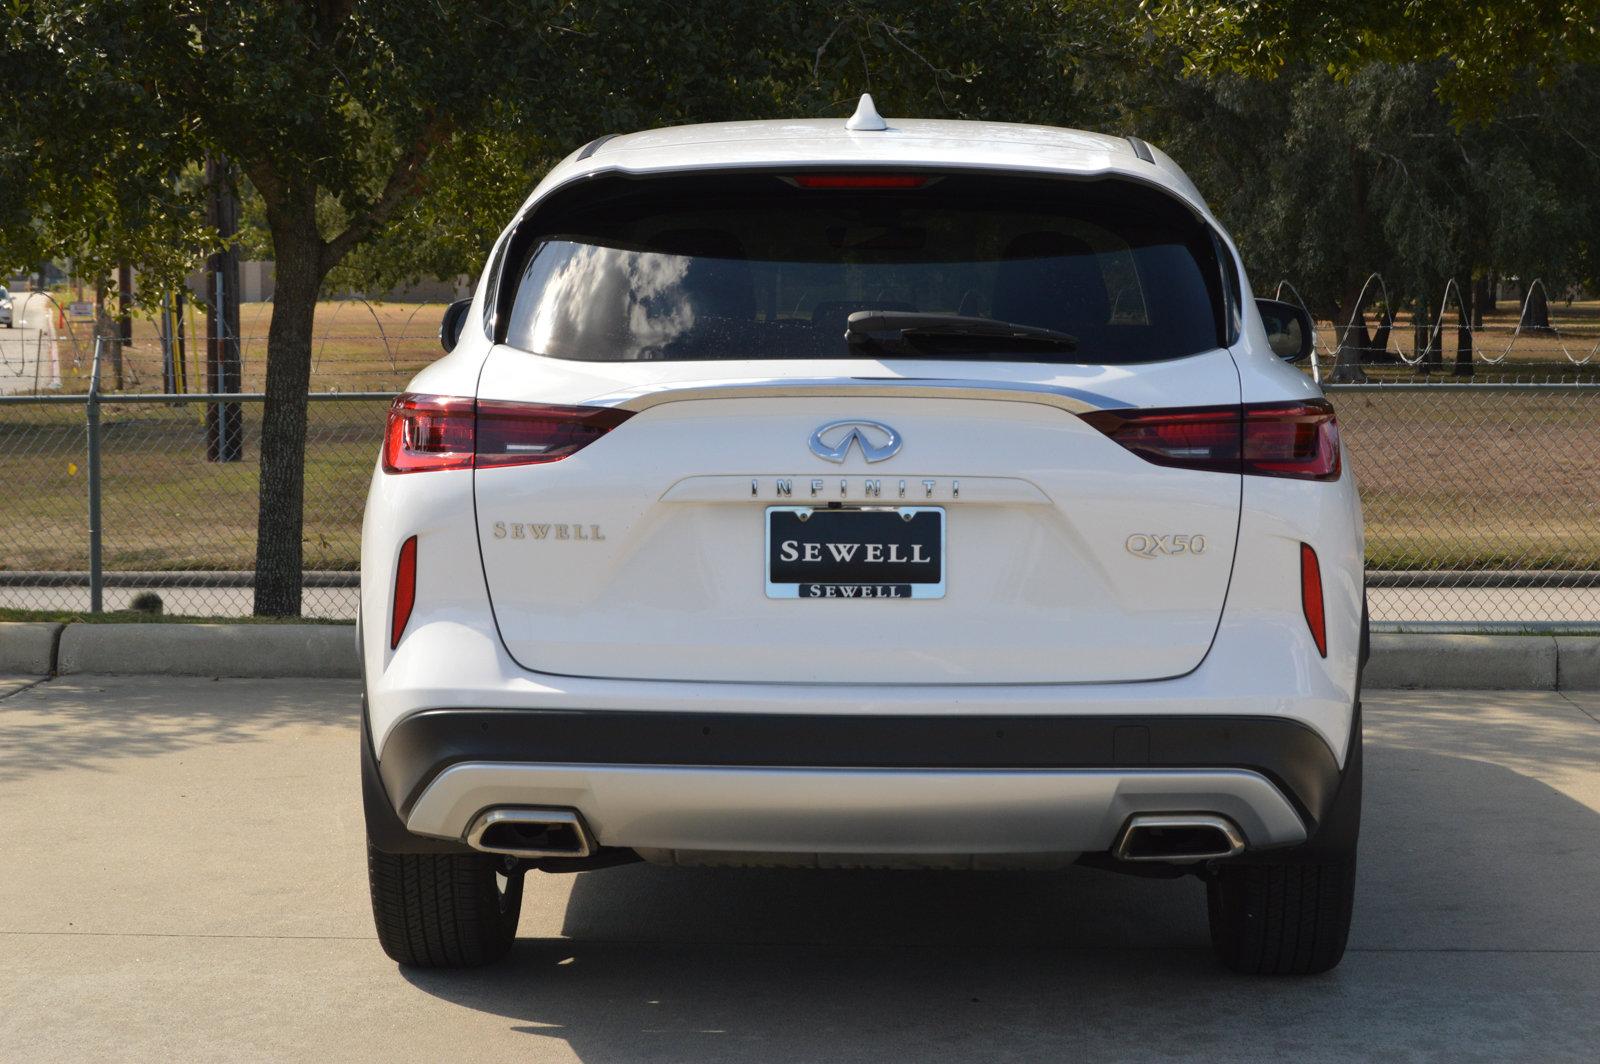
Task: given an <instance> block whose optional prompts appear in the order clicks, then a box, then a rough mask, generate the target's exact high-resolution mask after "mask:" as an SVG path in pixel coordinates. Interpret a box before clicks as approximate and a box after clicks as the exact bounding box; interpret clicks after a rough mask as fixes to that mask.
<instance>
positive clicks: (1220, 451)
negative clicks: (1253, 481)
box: [1083, 406, 1239, 473]
mask: <svg viewBox="0 0 1600 1064" xmlns="http://www.w3.org/2000/svg"><path fill="white" fill-rule="evenodd" d="M1083 420H1085V421H1087V422H1088V423H1089V424H1091V425H1093V426H1094V427H1095V428H1097V429H1099V430H1100V431H1101V432H1103V433H1105V434H1106V435H1107V436H1110V437H1111V438H1112V439H1113V440H1115V441H1116V442H1117V443H1120V444H1122V446H1124V447H1126V448H1127V449H1128V450H1130V451H1132V452H1133V453H1134V454H1136V455H1138V456H1139V457H1140V458H1143V459H1144V460H1145V461H1146V462H1154V463H1155V464H1156V465H1164V466H1177V467H1179V468H1181V469H1209V470H1213V471H1215V472H1218V473H1237V472H1238V471H1239V408H1238V407H1237V406H1197V407H1189V408H1187V409H1182V410H1099V411H1096V412H1094V413H1092V414H1084V415H1083Z"/></svg>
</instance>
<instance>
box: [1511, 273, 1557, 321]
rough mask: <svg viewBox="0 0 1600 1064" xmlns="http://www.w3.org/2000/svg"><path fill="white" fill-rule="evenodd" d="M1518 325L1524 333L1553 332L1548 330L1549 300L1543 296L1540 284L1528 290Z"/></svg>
mask: <svg viewBox="0 0 1600 1064" xmlns="http://www.w3.org/2000/svg"><path fill="white" fill-rule="evenodd" d="M1518 324H1519V325H1521V326H1522V331H1523V332H1525V333H1553V332H1555V330H1554V329H1552V328H1550V299H1549V297H1548V296H1547V295H1546V294H1545V290H1544V285H1543V284H1542V283H1541V284H1536V285H1534V286H1533V287H1532V288H1531V289H1529V290H1528V297H1527V301H1526V302H1525V303H1524V305H1523V311H1522V320H1521V321H1520V322H1519V323H1518Z"/></svg>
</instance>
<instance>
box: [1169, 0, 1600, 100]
mask: <svg viewBox="0 0 1600 1064" xmlns="http://www.w3.org/2000/svg"><path fill="white" fill-rule="evenodd" d="M1142 6H1143V7H1144V9H1145V11H1146V13H1147V14H1148V15H1149V16H1150V18H1151V20H1152V23H1153V25H1154V27H1155V28H1156V31H1157V32H1158V33H1160V34H1161V35H1162V36H1163V37H1165V38H1166V39H1167V40H1169V41H1171V42H1173V44H1174V45H1175V46H1176V47H1177V49H1178V51H1179V52H1180V53H1181V54H1182V55H1183V57H1184V62H1185V65H1186V67H1187V69H1188V70H1189V71H1190V72H1191V73H1198V74H1203V75H1207V76H1213V75H1218V74H1225V73H1242V74H1247V75H1251V76H1256V77H1271V76H1274V75H1276V74H1277V73H1279V72H1280V71H1281V70H1285V69H1288V68H1291V67H1293V66H1296V65H1300V64H1311V65H1313V66H1316V67H1319V68H1322V69H1325V70H1326V71H1327V72H1329V73H1332V74H1334V75H1336V76H1338V77H1339V78H1341V79H1344V78H1349V77H1352V76H1354V75H1355V74H1357V73H1359V72H1360V71H1361V70H1363V69H1364V68H1366V67H1367V66H1368V65H1369V64H1371V63H1374V62H1384V63H1398V64H1407V63H1422V64H1428V65H1430V66H1431V68H1432V70H1433V72H1434V74H1435V76H1436V78H1437V84H1438V87H1439V90H1440V93H1441V95H1442V96H1443V98H1444V99H1445V100H1446V101H1447V102H1448V103H1450V104H1451V105H1452V106H1453V107H1454V108H1456V110H1457V113H1458V115H1459V116H1461V118H1462V119H1463V120H1465V119H1472V120H1482V119H1485V118H1487V117H1489V116H1490V115H1492V113H1493V111H1494V109H1495V107H1496V105H1497V104H1498V103H1499V102H1500V101H1501V100H1503V99H1504V98H1505V97H1506V96H1508V95H1511V94H1512V93H1513V92H1515V91H1516V90H1517V89H1518V88H1519V86H1520V84H1521V82H1522V80H1523V78H1524V77H1525V75H1527V74H1528V73H1530V72H1531V73H1532V74H1533V75H1534V76H1535V77H1537V78H1538V79H1540V80H1541V81H1545V80H1549V79H1551V78H1554V77H1556V76H1557V75H1559V73H1560V72H1561V71H1562V70H1563V69H1564V68H1565V67H1567V66H1570V65H1572V64H1574V63H1595V62H1600V0H1337V2H1333V3H1329V2H1328V0H1244V2H1242V3H1219V2H1215V0H1213V2H1209V3H1199V4H1197V3H1192V2H1188V0H1144V3H1143V5H1142Z"/></svg>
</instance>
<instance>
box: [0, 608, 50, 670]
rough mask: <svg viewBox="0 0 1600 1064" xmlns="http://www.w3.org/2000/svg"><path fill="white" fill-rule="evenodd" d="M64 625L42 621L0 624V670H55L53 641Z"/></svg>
mask: <svg viewBox="0 0 1600 1064" xmlns="http://www.w3.org/2000/svg"><path fill="white" fill-rule="evenodd" d="M65 627H66V625H63V624H55V623H53V622H45V621H12V622H9V623H5V624H0V673H6V672H9V673H16V674H21V675H23V676H49V675H50V674H51V673H53V672H55V671H56V644H57V643H58V642H59V641H60V639H61V630H62V629H63V628H65Z"/></svg>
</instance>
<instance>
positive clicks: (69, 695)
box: [0, 676, 361, 783]
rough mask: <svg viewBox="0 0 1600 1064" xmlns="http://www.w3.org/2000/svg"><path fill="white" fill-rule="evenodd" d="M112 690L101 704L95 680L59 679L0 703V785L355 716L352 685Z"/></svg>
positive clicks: (264, 683)
mask: <svg viewBox="0 0 1600 1064" xmlns="http://www.w3.org/2000/svg"><path fill="white" fill-rule="evenodd" d="M111 682H112V683H114V685H115V686H114V688H112V689H111V691H112V692H113V693H109V694H107V693H105V692H106V691H107V689H106V688H103V687H102V686H101V684H100V683H99V682H97V680H96V678H95V677H92V676H87V677H83V676H71V677H63V678H60V679H56V680H51V681H50V682H48V683H45V684H40V685H38V686H35V687H32V688H30V689H28V690H24V691H20V692H18V693H15V694H13V695H11V696H10V697H7V698H5V699H0V783H5V782H9V781H11V780H18V779H24V778H26V777H28V776H33V775H37V774H38V773H41V772H49V771H53V770H56V769H63V768H90V769H94V768H99V767H104V766H106V765H108V764H109V763H110V762H111V761H113V760H115V759H119V758H129V757H154V756H156V755H159V754H166V753H172V752H174V751H179V750H183V749H187V748H189V747H193V746H202V745H205V746H209V745H214V744H218V743H238V742H249V741H254V740H259V739H264V738H267V737H269V736H270V735H271V734H272V733H273V732H274V731H276V730H278V729H280V728H283V727H286V726H290V725H304V724H312V725H331V726H345V727H350V728H352V729H353V728H354V727H355V725H356V722H357V720H358V716H357V714H358V713H359V711H360V706H361V693H360V685H359V684H358V683H357V682H355V681H353V680H350V681H346V680H322V681H307V680H206V679H192V678H179V677H170V676H149V677H128V676H119V677H115V678H114V680H112V681H111ZM345 692H347V694H346V693H345ZM352 741H353V740H352ZM351 749H352V750H354V746H352V747H351ZM354 756H355V755H354V754H353V753H352V754H351V757H352V758H354ZM352 764H354V762H353V761H352Z"/></svg>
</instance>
